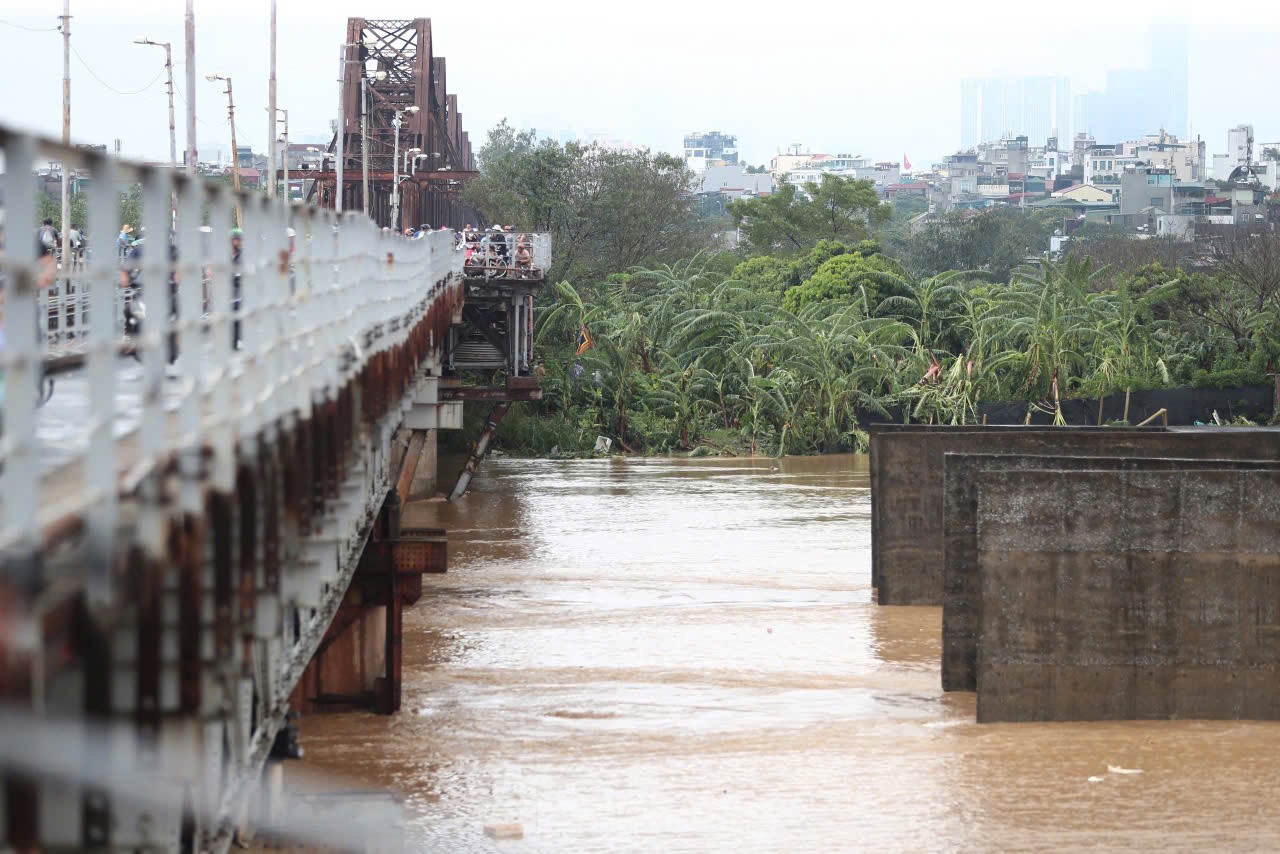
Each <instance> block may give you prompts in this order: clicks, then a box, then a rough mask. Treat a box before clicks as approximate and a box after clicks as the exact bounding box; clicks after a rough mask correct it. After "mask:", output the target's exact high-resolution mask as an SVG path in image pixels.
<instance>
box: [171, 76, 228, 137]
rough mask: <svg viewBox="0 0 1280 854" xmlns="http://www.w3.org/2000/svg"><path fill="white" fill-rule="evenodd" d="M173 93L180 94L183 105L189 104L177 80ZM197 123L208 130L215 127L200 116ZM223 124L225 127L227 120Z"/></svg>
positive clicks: (174, 83) (174, 82)
mask: <svg viewBox="0 0 1280 854" xmlns="http://www.w3.org/2000/svg"><path fill="white" fill-rule="evenodd" d="M176 64H178V63H175V65H176ZM173 91H175V92H177V93H178V97H179V98H181V99H182V103H183V104H186V103H187V96H186V95H184V94H182V87H180V86H179V85H178V81H177V80H174V81H173ZM196 121H198V122H199V123H200V124H202V125H204V126H205V127H207V128H211V127H213V125H211V124H209V123H208V122H206V121H205V120H204V119H202V118H200V117H199V116H196ZM222 124H224V125H225V124H227V119H223V120H222Z"/></svg>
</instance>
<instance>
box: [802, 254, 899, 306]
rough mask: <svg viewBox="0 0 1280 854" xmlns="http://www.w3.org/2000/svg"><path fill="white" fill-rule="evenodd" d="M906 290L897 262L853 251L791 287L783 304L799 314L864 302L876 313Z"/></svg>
mask: <svg viewBox="0 0 1280 854" xmlns="http://www.w3.org/2000/svg"><path fill="white" fill-rule="evenodd" d="M906 291H907V286H906V284H905V282H904V281H903V280H902V268H901V267H899V266H898V265H897V263H895V262H894V261H892V260H890V259H888V258H886V257H885V256H883V255H872V256H870V257H866V256H864V255H863V254H862V253H860V252H854V253H852V254H849V255H837V256H836V257H834V258H832V259H831V260H829V261H826V262H825V263H823V265H822V266H821V267H819V268H818V269H817V271H816V272H815V273H814V274H813V275H812V276H811V277H809V279H808V280H806V281H805V282H803V283H802V284H800V285H797V286H796V287H794V288H789V289H788V290H787V292H786V294H785V295H784V296H783V298H782V304H783V306H785V307H786V309H787V310H788V311H799V310H800V309H802V308H803V307H804V306H806V305H810V304H812V303H821V302H829V301H832V300H835V301H841V302H850V301H852V300H855V299H865V300H866V303H867V307H868V308H867V310H868V312H870V313H872V314H874V313H876V310H877V308H878V306H879V305H880V301H881V299H883V298H884V297H885V296H889V295H892V294H900V293H905V292H906Z"/></svg>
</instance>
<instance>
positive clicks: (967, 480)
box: [871, 425, 1280, 722]
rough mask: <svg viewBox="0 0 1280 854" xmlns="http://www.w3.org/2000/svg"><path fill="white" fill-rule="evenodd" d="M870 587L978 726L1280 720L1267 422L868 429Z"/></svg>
mask: <svg viewBox="0 0 1280 854" xmlns="http://www.w3.org/2000/svg"><path fill="white" fill-rule="evenodd" d="M871 451H872V459H871V472H872V538H873V550H872V554H873V586H875V587H876V588H877V592H878V601H879V603H880V604H881V605H935V606H936V605H939V604H941V605H942V652H943V656H942V668H941V669H942V687H943V690H945V691H957V690H958V691H975V692H976V694H977V698H976V699H977V719H978V721H979V722H987V721H1044V720H1072V721H1075V720H1115V719H1121V720H1124V719H1172V718H1201V719H1256V720H1276V719H1280V688H1278V687H1277V686H1280V682H1278V681H1277V676H1278V675H1280V663H1278V662H1280V616H1277V615H1280V584H1278V583H1277V581H1276V579H1277V577H1280V533H1278V532H1280V431H1275V430H1270V429H1267V428H1261V429H1256V428H1255V429H1223V430H1215V429H1183V430H1179V429H1176V428H1175V429H1156V430H1148V431H1141V430H1129V429H1121V430H1111V431H1109V430H1106V429H1104V428H1095V427H1089V428H1075V429H1073V428H1025V427H1015V428H1004V429H1001V428H981V427H963V428H961V427H906V426H901V425H898V426H877V427H876V428H874V429H873V431H872V440H871Z"/></svg>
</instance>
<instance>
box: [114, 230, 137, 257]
mask: <svg viewBox="0 0 1280 854" xmlns="http://www.w3.org/2000/svg"><path fill="white" fill-rule="evenodd" d="M130 234H133V226H131V225H129V223H127V222H126V223H125V224H124V225H122V226H120V236H118V237H117V238H116V254H118V255H119V256H120V260H121V261H123V260H124V259H125V257H126V256H128V254H129V249H130V248H132V247H133V238H132V237H130V236H129V235H130Z"/></svg>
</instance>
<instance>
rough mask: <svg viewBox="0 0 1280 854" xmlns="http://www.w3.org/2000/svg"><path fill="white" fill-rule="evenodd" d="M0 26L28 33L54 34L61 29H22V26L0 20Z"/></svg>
mask: <svg viewBox="0 0 1280 854" xmlns="http://www.w3.org/2000/svg"><path fill="white" fill-rule="evenodd" d="M0 24H4V25H5V26H6V27H13V28H14V29H15V30H26V31H27V32H29V33H56V32H58V31H59V30H61V29H62V28H61V27H24V26H23V25H22V24H15V23H14V22H13V21H3V20H0Z"/></svg>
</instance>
